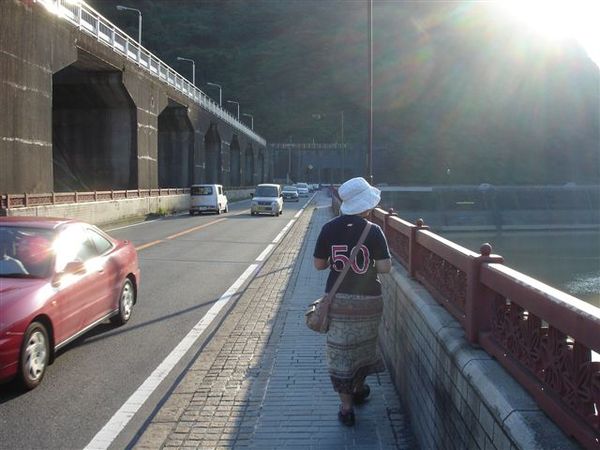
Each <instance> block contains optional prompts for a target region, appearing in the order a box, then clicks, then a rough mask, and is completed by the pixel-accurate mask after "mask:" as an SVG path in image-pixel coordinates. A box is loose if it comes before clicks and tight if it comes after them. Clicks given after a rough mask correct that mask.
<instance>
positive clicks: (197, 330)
mask: <svg viewBox="0 0 600 450" xmlns="http://www.w3.org/2000/svg"><path fill="white" fill-rule="evenodd" d="M259 266H260V265H259V264H251V265H250V266H249V267H248V268H247V269H246V271H245V272H244V273H243V274H242V275H240V277H239V278H238V279H237V280H236V281H235V282H234V283H233V284H232V285H231V287H230V288H229V289H227V291H225V293H224V294H223V295H222V296H221V297H220V298H219V300H217V301H216V302H215V304H214V305H213V306H212V307H211V308H210V309H209V310H208V312H207V313H206V314H205V315H204V317H202V319H200V321H199V322H198V323H197V324H196V325H194V327H193V328H192V329H191V330H190V332H189V333H188V334H187V335H186V336H185V337H184V338H183V340H182V341H181V342H180V343H179V344H178V345H177V347H175V348H174V349H173V350H172V351H171V353H169V355H168V356H167V357H166V358H165V359H164V360H163V362H161V363H160V365H159V366H158V367H157V368H156V369H154V372H152V373H151V374H150V376H149V377H148V378H147V379H146V381H144V382H143V383H142V385H141V386H140V387H139V388H138V389H137V390H136V391H135V392H134V393H133V394H132V395H131V396H130V397H129V398H128V399H127V401H126V402H125V403H124V404H123V406H121V408H119V410H118V411H117V412H116V413H115V414H114V415H113V416H112V417H111V419H110V420H109V421H108V423H107V424H106V425H104V427H102V429H101V430H100V431H99V432H98V433H97V434H96V436H94V437H93V438H92V440H91V441H90V442H89V444H88V445H86V446H85V449H90V450H92V449H94V450H96V449H107V448H108V447H109V446H110V444H111V443H112V442H113V441H114V440H115V438H116V437H117V436H118V435H119V433H120V432H121V431H123V428H125V426H126V425H127V424H128V423H129V421H130V420H131V418H132V417H133V416H134V415H135V413H136V412H137V411H138V410H139V409H140V408H141V406H142V405H143V404H144V403H145V402H146V400H148V398H149V397H150V395H151V394H152V393H153V392H154V391H155V390H156V388H157V387H158V386H159V384H160V383H161V382H162V381H163V380H164V379H165V378H166V377H167V375H168V374H169V373H170V372H171V370H172V369H173V367H175V365H176V364H177V363H178V362H179V361H180V360H181V358H183V356H184V355H185V354H186V353H187V352H188V350H189V349H190V347H192V345H194V343H195V342H196V341H197V340H198V338H199V337H200V335H201V334H202V333H203V332H204V331H205V330H206V328H207V327H208V326H209V325H210V324H211V323H212V321H213V320H215V318H216V317H217V315H218V314H219V311H221V309H223V307H224V306H225V305H227V303H229V301H230V300H231V299H232V298H233V296H234V295H235V294H236V293H237V291H238V289H239V288H240V287H241V286H242V285H243V284H244V282H245V281H246V280H247V279H248V278H249V277H251V276H252V275H253V274H254V272H255V271H256V270H257V268H258V267H259Z"/></svg>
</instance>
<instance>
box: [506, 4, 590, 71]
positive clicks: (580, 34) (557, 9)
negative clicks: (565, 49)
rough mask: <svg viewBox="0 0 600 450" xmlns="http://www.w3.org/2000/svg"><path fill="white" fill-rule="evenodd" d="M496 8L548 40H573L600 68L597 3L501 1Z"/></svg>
mask: <svg viewBox="0 0 600 450" xmlns="http://www.w3.org/2000/svg"><path fill="white" fill-rule="evenodd" d="M496 5H497V6H499V7H500V8H501V9H503V10H504V11H505V12H506V13H507V14H509V15H511V16H513V17H514V18H515V20H517V21H520V22H522V23H523V25H524V26H526V27H529V28H531V29H532V31H534V32H536V33H539V34H541V35H543V36H545V37H546V38H548V39H552V40H562V39H576V40H577V41H578V42H579V43H580V44H581V45H582V46H583V48H584V49H585V50H586V52H587V53H588V55H589V56H590V58H591V59H592V60H594V62H595V63H596V65H598V66H599V67H600V25H599V24H600V1H599V0H503V1H498V2H497V3H496Z"/></svg>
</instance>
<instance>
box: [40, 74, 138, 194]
mask: <svg viewBox="0 0 600 450" xmlns="http://www.w3.org/2000/svg"><path fill="white" fill-rule="evenodd" d="M121 75H122V74H121V72H115V71H101V70H100V71H98V67H95V70H90V69H89V68H88V69H87V70H86V69H85V68H84V67H83V65H80V62H78V63H75V64H74V65H72V66H69V67H67V68H65V69H63V70H61V71H59V72H57V73H56V74H54V75H53V77H52V160H53V171H54V191H55V192H67V191H96V190H111V189H115V190H116V189H137V185H138V180H137V172H138V171H137V119H136V107H135V104H134V103H133V100H132V99H131V97H130V96H129V94H128V93H127V91H126V90H125V87H124V86H123V82H122V76H121Z"/></svg>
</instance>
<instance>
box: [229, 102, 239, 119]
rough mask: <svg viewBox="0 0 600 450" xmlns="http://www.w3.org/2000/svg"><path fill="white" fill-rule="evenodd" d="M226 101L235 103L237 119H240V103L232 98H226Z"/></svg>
mask: <svg viewBox="0 0 600 450" xmlns="http://www.w3.org/2000/svg"><path fill="white" fill-rule="evenodd" d="M227 103H234V104H235V105H237V120H238V121H239V120H240V104H239V103H238V102H236V101H233V100H227Z"/></svg>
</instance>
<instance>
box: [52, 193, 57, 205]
mask: <svg viewBox="0 0 600 450" xmlns="http://www.w3.org/2000/svg"><path fill="white" fill-rule="evenodd" d="M52 204H53V205H56V192H54V191H53V192H52Z"/></svg>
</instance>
